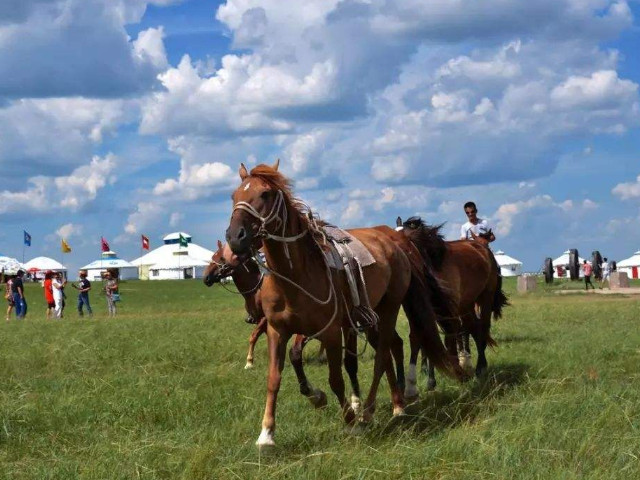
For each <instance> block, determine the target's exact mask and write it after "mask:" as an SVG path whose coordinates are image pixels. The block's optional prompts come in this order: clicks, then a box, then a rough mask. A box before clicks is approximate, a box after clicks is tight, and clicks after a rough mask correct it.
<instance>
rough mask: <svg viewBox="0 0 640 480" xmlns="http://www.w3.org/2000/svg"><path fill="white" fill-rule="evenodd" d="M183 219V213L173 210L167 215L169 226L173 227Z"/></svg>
mask: <svg viewBox="0 0 640 480" xmlns="http://www.w3.org/2000/svg"><path fill="white" fill-rule="evenodd" d="M183 220H184V214H183V213H179V212H173V213H172V214H171V216H170V217H169V226H171V227H173V228H175V227H177V226H179V225H180V222H182V221H183Z"/></svg>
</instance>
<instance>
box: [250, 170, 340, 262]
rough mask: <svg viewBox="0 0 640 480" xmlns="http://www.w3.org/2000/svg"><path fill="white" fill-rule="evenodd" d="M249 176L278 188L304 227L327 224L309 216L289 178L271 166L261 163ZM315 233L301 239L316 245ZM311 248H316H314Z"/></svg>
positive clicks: (306, 207)
mask: <svg viewBox="0 0 640 480" xmlns="http://www.w3.org/2000/svg"><path fill="white" fill-rule="evenodd" d="M249 176H251V177H256V178H259V179H260V180H262V181H264V182H265V183H267V184H268V185H269V186H270V187H271V188H273V189H274V190H280V191H281V192H282V194H283V195H284V201H285V204H286V205H287V206H288V207H291V208H292V209H293V210H294V211H295V212H297V213H298V217H299V221H300V223H301V224H302V227H303V228H304V229H310V230H315V229H316V228H317V227H322V226H325V225H327V222H325V221H324V220H322V219H320V218H318V217H316V216H315V215H314V216H313V217H311V215H312V212H311V209H310V208H309V206H308V205H307V204H306V203H304V202H303V201H302V200H300V199H299V198H297V197H295V196H294V194H293V191H292V187H293V185H292V183H291V180H289V179H288V178H287V177H285V176H284V175H283V174H282V173H280V172H279V171H277V170H275V169H274V168H273V167H271V166H269V165H265V164H262V163H261V164H260V165H256V166H255V167H253V168H252V169H251V171H250V172H249ZM311 218H313V220H311ZM312 223H313V225H312ZM315 234H316V232H314V231H312V235H307V236H306V237H305V238H304V239H303V240H302V241H307V242H311V244H313V245H314V246H317V243H316V242H315V241H314V237H315ZM313 250H316V249H315V248H314V249H313Z"/></svg>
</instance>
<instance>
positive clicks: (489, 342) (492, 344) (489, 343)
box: [486, 333, 498, 348]
mask: <svg viewBox="0 0 640 480" xmlns="http://www.w3.org/2000/svg"><path fill="white" fill-rule="evenodd" d="M486 340H487V346H489V347H491V348H496V347H497V346H498V342H496V341H495V340H494V339H493V338H492V337H491V334H490V333H487V338H486Z"/></svg>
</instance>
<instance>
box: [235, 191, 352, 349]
mask: <svg viewBox="0 0 640 480" xmlns="http://www.w3.org/2000/svg"><path fill="white" fill-rule="evenodd" d="M236 210H243V211H245V212H247V213H248V214H250V215H251V216H253V217H255V218H256V219H257V220H259V221H260V228H259V230H258V233H257V235H258V236H260V237H262V238H265V239H268V240H274V241H276V242H278V243H283V248H284V253H285V256H286V257H287V260H288V261H289V267H290V268H291V270H293V262H292V261H291V255H290V253H289V245H288V244H289V243H293V242H296V241H298V240H299V239H301V238H302V237H304V236H305V235H306V234H307V233H308V232H309V229H305V230H303V231H302V232H300V233H298V234H297V235H291V236H286V235H285V231H286V228H287V222H288V212H287V207H286V204H285V200H284V193H283V192H282V190H278V193H277V196H276V200H275V202H274V204H273V207H271V211H270V212H269V214H268V215H267V216H266V217H263V216H262V215H260V212H258V211H257V210H256V209H255V207H254V206H253V205H251V204H250V203H248V202H238V203H236V204H235V205H234V206H233V212H235V211H236ZM281 211H282V212H281ZM274 221H275V222H277V225H276V227H275V228H276V229H277V228H279V227H280V226H282V234H281V235H274V234H272V233H269V232H268V231H267V225H269V224H270V223H272V222H274ZM323 236H324V235H323ZM314 242H316V241H315V239H314ZM316 245H317V242H316ZM322 259H323V263H324V267H325V273H326V275H327V281H328V282H329V295H328V296H327V298H326V299H325V300H321V299H319V298H317V297H316V296H315V295H313V294H312V293H311V292H309V291H308V290H307V289H305V288H304V287H303V286H301V285H298V284H297V283H296V282H294V281H293V280H291V279H290V278H289V277H287V276H285V275H282V274H281V273H278V272H276V271H275V270H273V269H271V268H269V267H268V266H267V265H266V264H265V263H264V262H263V261H262V259H261V258H260V256H259V255H257V252H254V260H255V261H256V262H257V263H258V265H259V266H260V267H261V268H262V269H263V271H266V272H268V273H270V274H272V275H274V276H275V277H276V278H279V279H280V280H283V281H285V282H287V283H288V284H289V285H291V286H293V287H295V288H297V289H298V290H299V291H300V292H302V293H304V294H305V295H306V296H307V297H309V298H310V299H311V300H313V301H314V302H315V303H317V304H318V305H328V304H329V302H331V301H332V300H333V315H331V319H330V320H329V322H328V323H327V324H326V325H325V326H324V327H322V328H321V329H320V330H319V331H318V332H316V333H314V334H313V335H310V336H308V337H307V338H309V339H317V338H318V337H319V336H320V335H322V334H323V333H324V332H325V331H327V330H328V329H329V327H330V326H331V325H332V324H333V322H334V320H335V319H336V317H337V316H338V310H339V309H340V305H339V301H338V297H337V295H336V291H335V285H334V283H333V275H332V273H331V268H330V267H329V264H328V263H327V260H326V259H325V258H324V256H322Z"/></svg>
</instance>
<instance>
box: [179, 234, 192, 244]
mask: <svg viewBox="0 0 640 480" xmlns="http://www.w3.org/2000/svg"><path fill="white" fill-rule="evenodd" d="M178 243H179V244H180V246H181V247H188V246H189V242H188V241H187V239H186V238H185V237H183V236H182V234H180V240H179V241H178Z"/></svg>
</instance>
